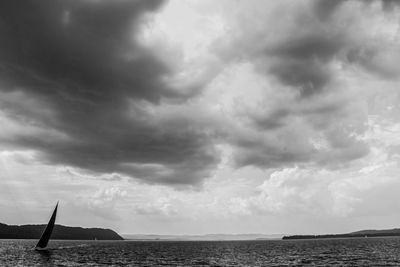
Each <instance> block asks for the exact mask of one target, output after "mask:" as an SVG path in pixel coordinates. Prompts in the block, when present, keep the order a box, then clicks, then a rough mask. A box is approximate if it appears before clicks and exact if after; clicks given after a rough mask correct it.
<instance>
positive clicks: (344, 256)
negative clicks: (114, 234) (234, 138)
mask: <svg viewBox="0 0 400 267" xmlns="http://www.w3.org/2000/svg"><path fill="white" fill-rule="evenodd" d="M35 243H36V240H0V266H400V238H399V237H385V238H375V237H374V238H351V239H349V238H347V239H317V240H257V241H64V240H62V241H61V240H60V241H57V240H51V241H50V249H49V250H48V251H41V252H39V251H35V250H33V249H32V248H33V246H34V245H35Z"/></svg>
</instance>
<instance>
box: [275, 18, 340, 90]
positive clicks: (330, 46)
mask: <svg viewBox="0 0 400 267" xmlns="http://www.w3.org/2000/svg"><path fill="white" fill-rule="evenodd" d="M298 20H299V22H300V23H301V22H302V21H303V22H304V25H301V27H309V28H310V30H309V32H303V31H302V30H300V32H299V33H298V32H293V33H292V34H288V35H287V37H286V38H283V40H282V41H281V42H280V43H279V44H277V45H276V46H275V47H272V48H268V49H267V53H269V54H270V56H271V57H272V61H271V62H272V63H271V66H270V67H269V72H270V73H272V74H273V75H275V76H276V77H277V78H278V79H279V80H280V81H281V82H282V83H284V84H287V85H290V86H293V88H296V89H297V90H299V92H300V94H301V96H302V97H309V96H312V95H314V94H317V93H319V92H321V91H323V89H324V88H325V86H326V85H327V84H328V83H329V82H330V80H331V78H332V73H331V70H330V69H329V63H330V62H331V60H332V59H333V58H334V57H335V55H337V53H338V52H339V51H340V50H341V49H342V48H343V45H344V44H345V41H344V40H345V36H344V35H342V34H341V33H338V32H336V31H335V30H334V29H333V28H332V29H331V28H330V27H321V26H320V25H318V24H317V23H323V22H318V21H314V20H311V22H310V21H309V20H308V19H305V18H299V19H298Z"/></svg>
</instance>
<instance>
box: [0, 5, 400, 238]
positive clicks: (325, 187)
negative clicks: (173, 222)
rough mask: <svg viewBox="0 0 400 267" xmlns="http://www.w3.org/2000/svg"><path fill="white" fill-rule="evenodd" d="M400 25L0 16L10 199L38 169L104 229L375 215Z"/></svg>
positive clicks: (394, 17) (67, 8) (247, 12)
mask: <svg viewBox="0 0 400 267" xmlns="http://www.w3.org/2000/svg"><path fill="white" fill-rule="evenodd" d="M399 8H400V5H399V4H398V2H397V1H388V0H386V1H384V0H382V1H381V0H376V1H357V0H354V1H331V0H320V1H310V0H304V1H302V0H300V1H289V0H288V1H286V0H283V1H282V0H279V1H278V0H277V1H256V0H243V1H234V2H233V1H230V0H226V1H225V0H221V1H211V0H210V1H208V0H203V1H184V2H179V1H158V0H148V1H133V0H115V1H112V0H110V1H107V0H71V1H68V0H67V1H61V0H56V1H54V0H43V1H35V0H27V1H15V0H6V1H1V2H0V123H1V125H2V131H1V132H0V150H1V153H2V154H1V155H2V157H3V162H6V163H4V165H3V167H4V166H6V165H7V166H8V167H7V172H8V173H9V174H8V177H10V176H15V177H19V178H16V179H17V180H18V182H17V181H13V182H11V181H10V179H9V178H6V176H4V179H5V183H6V184H8V185H9V186H10V185H11V184H13V183H17V184H18V183H21V184H24V182H23V181H24V178H23V177H24V173H22V172H23V171H22V169H24V168H27V169H29V170H31V171H32V173H35V175H36V174H37V173H36V172H37V171H38V170H39V169H42V168H43V170H45V171H43V173H47V175H48V176H47V177H46V178H42V179H43V180H46V181H47V182H46V183H48V184H49V187H50V184H52V182H51V181H53V182H54V181H57V182H56V183H63V182H62V181H64V182H65V183H67V184H68V185H65V187H63V186H61V185H59V186H56V185H54V190H55V191H57V192H59V191H58V190H61V191H60V194H61V195H64V193H65V194H66V193H67V192H77V194H78V195H79V194H80V193H78V192H81V196H82V197H81V198H78V199H79V201H80V202H81V203H84V204H83V206H84V210H90V211H93V212H94V213H95V214H96V215H98V216H100V217H102V218H105V219H106V220H118V218H120V217H119V216H118V214H119V213H124V211H126V210H127V209H129V210H130V212H131V213H133V214H134V215H135V216H139V217H140V216H143V218H145V217H148V216H150V217H152V218H153V219H154V216H160V218H163V219H165V218H170V217H171V216H175V217H177V218H181V220H182V221H185V220H186V219H187V220H192V219H193V220H194V219H196V220H197V219H199V218H198V217H196V216H200V215H198V214H203V215H204V218H208V219H210V218H215V217H217V216H216V215H217V214H218V215H221V214H223V216H225V217H224V218H230V220H232V217H230V216H233V217H234V218H236V219H237V220H238V222H237V223H238V224H240V222H239V221H240V220H242V221H243V222H246V220H245V219H243V217H241V216H244V217H246V216H247V217H246V218H254V217H252V216H266V217H265V218H267V217H268V216H272V215H273V216H274V218H275V219H274V220H275V223H276V225H279V224H280V223H281V222H282V221H286V220H288V219H290V214H299V215H305V216H306V215H310V214H312V215H313V216H316V217H318V216H321V218H322V217H323V216H325V217H326V218H333V217H334V218H341V217H343V216H348V215H351V214H355V215H354V216H361V215H360V214H364V213H365V212H366V207H367V203H369V206H370V207H371V206H374V205H376V207H375V208H374V209H376V210H379V207H380V205H379V204H376V203H375V204H374V205H372V204H371V203H372V202H373V201H372V200H371V199H370V198H369V197H368V194H370V193H371V192H372V191H371V190H372V189H374V188H380V189H379V190H381V193H382V192H384V191H385V189H387V188H390V187H393V186H394V185H397V184H398V181H397V176H396V172H397V171H398V170H399V166H398V153H399V151H400V150H399V145H400V142H399V141H398V140H397V137H396V133H398V131H399V129H400V127H398V126H399V125H400V124H399V123H400V121H399V120H400V117H399V115H398V114H400V113H399V111H400V110H399V109H400V97H399V93H398V88H399V87H398V86H399V78H400V68H398V62H399V61H400V48H399V45H398V44H399V41H400V36H399V34H400V30H399V19H400V13H399ZM7 162H8V163H7ZM10 166H14V167H10ZM24 166H25V167H24ZM38 166H39V167H38ZM35 168H39V169H37V170H36V169H35ZM371 168H372V169H371ZM17 169H18V170H17ZM27 175H28V176H29V174H27ZM52 177H53V178H52ZM54 177H56V178H54ZM57 177H58V178H57ZM60 177H64V178H60ZM59 178H60V179H59ZM7 179H8V180H7ZM19 179H20V180H21V181H20V180H19ZM37 179H39V178H37ZM78 181H80V182H78ZM96 181H98V183H99V185H98V187H94V184H95V183H96ZM26 183H28V180H26V181H25V184H24V185H26ZM103 183H104V184H103ZM108 183H109V184H110V185H106V184H108ZM364 183H365V184H364ZM44 184H45V183H44ZM74 185H76V187H74ZM164 186H166V187H164ZM182 186H183V187H182ZM44 187H46V186H44ZM44 187H43V188H44ZM78 188H80V189H78ZM129 188H130V189H129ZM134 188H136V189H134ZM138 188H140V190H143V191H144V192H147V193H143V194H141V193H140V190H139V189H138ZM182 188H184V190H183V191H175V190H176V189H179V190H181V189H182ZM85 190H87V191H85ZM93 190H94V191H93ZM192 190H199V191H192ZM379 190H377V192H378V193H377V194H378V195H379V194H380V193H379V192H380V191H379ZM64 191H65V192H64ZM85 192H86V193H87V192H90V194H89V195H90V196H89V197H84V195H85ZM392 193H393V194H392V195H393V196H394V195H395V193H396V192H392ZM66 195H67V194H66ZM134 195H135V196H134ZM148 195H150V196H154V195H160V196H159V197H156V198H153V197H149V196H148ZM378 195H377V196H375V198H377V199H378V198H379V197H378ZM392 195H391V194H388V196H387V199H391V197H392ZM55 197H56V198H57V196H55ZM372 198H374V197H372ZM67 202H68V201H67ZM389 202H390V201H388V200H387V201H384V202H382V203H381V204H382V205H386V206H387V203H389ZM68 203H71V204H70V206H69V208H70V209H71V210H74V209H77V207H75V206H74V204H72V202H68ZM122 203H124V204H122ZM316 203H318V205H317V204H316ZM189 206H190V207H192V208H189ZM193 209H195V210H196V211H197V212H198V214H197V215H196V214H193V213H192V211H191V210H193ZM84 210H82V213H84ZM116 210H118V212H116ZM102 211H103V212H102ZM363 212H364V213H363ZM183 214H186V215H187V217H185V216H184V215H183ZM357 214H358V215H357ZM125 215H126V214H125ZM10 216H11V215H10ZM126 216H128V215H126ZM180 216H183V217H180ZM374 216H375V215H374ZM388 216H389V215H388ZM200 217H201V216H200ZM185 218H186V219H185ZM188 218H189V219H188ZM357 218H358V217H357ZM138 220H139V221H138V224H140V223H141V224H142V225H145V224H146V222H145V220H144V221H140V219H138ZM279 220H281V221H279ZM321 220H322V219H321ZM160 221H161V219H160ZM307 223H308V222H307V220H305V221H304V225H307ZM352 223H356V219H354V221H352ZM249 224H251V223H250V219H249ZM193 225H194V224H193ZM216 225H217V223H216ZM221 225H222V224H221ZM197 226H198V225H197ZM247 226H248V225H247ZM120 227H123V226H120ZM124 227H125V226H124ZM154 227H155V228H157V226H154ZM176 227H177V228H176V229H179V227H180V226H176ZM193 227H194V226H193ZM287 227H289V228H287V229H291V228H290V226H287ZM346 227H347V226H346V225H343V229H346ZM239 228H240V227H239ZM124 229H126V228H124ZM221 229H224V228H223V227H222V226H221ZM276 229H278V228H276ZM329 229H330V228H329ZM332 229H333V228H332ZM278 230H279V229H278ZM292 230H293V231H297V230H296V229H292ZM188 231H192V230H190V229H189V228H188ZM232 231H234V229H232Z"/></svg>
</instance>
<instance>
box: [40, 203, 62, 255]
mask: <svg viewBox="0 0 400 267" xmlns="http://www.w3.org/2000/svg"><path fill="white" fill-rule="evenodd" d="M57 207H58V202H57V205H56V207H55V209H54V211H53V214H52V215H51V218H50V220H49V223H48V224H47V226H46V228H45V229H44V231H43V233H42V236H41V237H40V239H39V242H38V243H37V244H36V248H37V249H44V248H46V247H47V244H48V243H49V239H50V236H51V233H52V232H53V228H54V223H55V222H56V215H57Z"/></svg>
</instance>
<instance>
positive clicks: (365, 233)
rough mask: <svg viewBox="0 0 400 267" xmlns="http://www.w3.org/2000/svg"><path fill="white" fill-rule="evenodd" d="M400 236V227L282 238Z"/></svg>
mask: <svg viewBox="0 0 400 267" xmlns="http://www.w3.org/2000/svg"><path fill="white" fill-rule="evenodd" d="M389 236H393V237H395V236H400V229H398V228H395V229H389V230H362V231H357V232H353V233H347V234H324V235H290V236H284V237H282V240H295V239H327V238H363V237H364V238H365V237H389Z"/></svg>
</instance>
